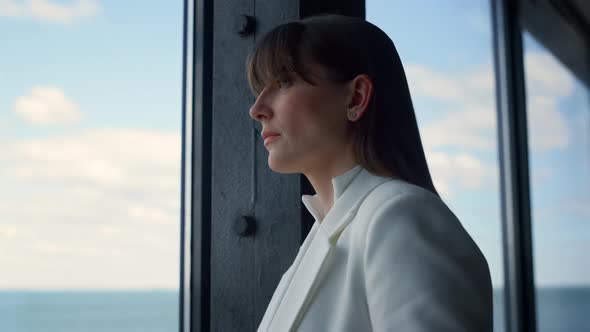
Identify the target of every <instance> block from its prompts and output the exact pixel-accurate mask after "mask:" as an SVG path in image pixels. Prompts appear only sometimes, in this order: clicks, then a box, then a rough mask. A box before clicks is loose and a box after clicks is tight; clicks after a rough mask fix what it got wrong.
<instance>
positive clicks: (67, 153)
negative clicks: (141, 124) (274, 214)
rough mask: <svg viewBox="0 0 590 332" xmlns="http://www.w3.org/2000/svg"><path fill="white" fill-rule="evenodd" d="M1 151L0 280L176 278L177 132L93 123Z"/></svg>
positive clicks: (118, 282) (128, 283)
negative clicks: (114, 273) (1, 272)
mask: <svg viewBox="0 0 590 332" xmlns="http://www.w3.org/2000/svg"><path fill="white" fill-rule="evenodd" d="M0 151H2V152H3V153H2V154H0V165H1V167H0V183H2V187H1V189H0V194H4V195H2V197H3V198H2V200H1V201H0V264H1V265H2V266H3V267H5V268H6V270H10V273H7V274H4V275H3V278H2V279H1V280H0V288H14V287H21V288H36V287H37V288H38V287H44V288H72V287H86V288H87V287H100V288H104V287H110V288H117V287H132V288H142V287H144V288H145V287H152V286H157V287H166V288H171V287H175V286H176V284H177V272H176V271H177V258H178V248H179V247H178V246H179V243H178V236H179V228H178V222H179V216H180V215H179V212H180V211H179V205H180V202H179V200H180V193H179V190H180V134H179V133H177V132H174V131H156V130H140V129H87V130H79V131H76V132H71V133H68V134H61V135H56V136H50V137H46V138H28V139H20V140H11V141H8V140H7V139H6V138H3V139H0ZM1 253H18V259H14V257H12V256H10V257H9V256H6V257H1V256H2V254H1ZM89 259H91V260H92V261H91V262H92V264H91V265H89V264H88V262H89ZM72 266H76V271H77V272H76V274H75V275H72V274H70V275H61V274H60V273H61V272H59V271H65V270H67V271H70V270H71V269H72ZM57 267H60V269H59V271H58V268H57ZM63 269H65V270H63ZM113 269H115V270H117V271H120V273H121V274H120V275H118V276H117V277H116V278H114V277H113V278H111V276H109V275H108V274H107V273H106V272H105V271H113ZM35 275H43V278H33V277H31V278H28V277H26V278H25V277H23V276H35ZM141 275H149V276H150V278H148V279H141V278H139V277H140V276H141ZM64 278H65V279H64Z"/></svg>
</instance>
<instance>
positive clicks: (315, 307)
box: [258, 165, 493, 332]
mask: <svg viewBox="0 0 590 332" xmlns="http://www.w3.org/2000/svg"><path fill="white" fill-rule="evenodd" d="M332 184H333V187H334V205H333V207H332V208H331V209H330V211H329V212H328V214H327V215H326V216H322V215H321V213H318V211H320V209H318V207H319V205H318V202H317V197H316V196H315V195H314V196H309V195H304V196H302V201H303V203H304V204H305V206H306V207H307V209H308V210H309V211H310V212H311V213H312V215H313V216H314V217H315V218H316V221H315V223H314V225H313V227H312V229H311V231H310V232H309V234H308V235H307V237H306V239H305V241H304V242H303V244H302V245H301V248H300V249H299V252H298V254H297V257H296V258H295V261H294V262H293V264H292V265H291V267H290V268H289V269H288V270H287V271H286V272H285V274H283V277H282V278H281V280H280V282H279V284H278V286H277V288H276V290H275V293H274V295H273V297H272V299H271V301H270V303H269V305H268V307H267V310H266V312H265V314H264V317H263V319H262V322H261V323H260V326H259V327H258V331H272V332H282V331H296V330H297V331H338V332H343V331H351V332H353V331H354V332H359V331H400V332H409V331H412V332H413V331H420V332H422V331H424V332H426V331H477V332H482V331H483V332H488V331H490V332H491V331H492V325H493V309H492V285H491V279H490V273H489V269H488V265H487V262H486V260H485V258H484V256H483V255H482V253H481V251H480V250H479V248H478V247H477V245H476V244H475V243H474V242H473V240H472V239H471V237H470V236H469V235H468V234H467V232H466V231H465V229H464V228H463V227H462V226H461V223H460V222H459V220H458V219H457V218H456V217H455V215H453V213H452V212H451V211H450V210H449V209H448V207H447V206H446V205H445V204H444V203H443V202H442V201H441V200H440V198H439V197H437V196H436V195H434V194H432V193H430V192H429V191H427V190H425V189H422V188H420V187H418V186H414V185H412V184H409V183H407V182H404V181H401V180H395V179H391V178H385V177H380V176H376V175H374V174H371V173H370V172H368V171H367V170H366V169H364V168H362V167H361V166H360V165H357V166H356V167H354V168H353V169H351V170H349V171H348V172H347V173H345V174H343V175H340V176H337V177H335V178H334V179H332Z"/></svg>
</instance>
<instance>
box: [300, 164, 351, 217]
mask: <svg viewBox="0 0 590 332" xmlns="http://www.w3.org/2000/svg"><path fill="white" fill-rule="evenodd" d="M361 170H362V166H361V165H356V166H355V167H353V168H352V169H350V170H348V171H347V172H346V173H344V174H341V175H338V176H336V177H334V178H332V191H333V192H334V203H336V201H337V200H338V198H339V197H340V196H341V195H342V193H343V192H344V191H345V190H346V188H348V185H349V184H350V183H351V182H352V180H353V179H354V178H355V177H356V176H357V175H358V173H359V172H360V171H361ZM301 201H302V202H303V204H304V205H305V207H306V208H307V211H309V213H311V215H312V216H313V217H314V218H315V219H316V220H317V221H322V220H323V219H324V217H325V215H324V214H323V213H322V208H321V205H320V201H319V198H318V197H317V194H315V195H303V196H301Z"/></svg>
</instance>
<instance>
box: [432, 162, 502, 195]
mask: <svg viewBox="0 0 590 332" xmlns="http://www.w3.org/2000/svg"><path fill="white" fill-rule="evenodd" d="M426 156H427V159H428V165H429V167H430V171H431V174H432V178H433V181H434V185H435V186H436V188H437V190H438V191H439V193H440V194H441V196H443V197H444V198H446V199H449V198H452V197H453V196H454V194H455V192H457V191H466V190H467V191H478V190H482V189H484V187H486V186H488V185H490V184H492V183H495V182H496V180H497V168H495V167H491V166H488V165H486V164H485V163H484V162H482V161H481V160H479V159H478V158H476V157H475V156H473V155H470V154H467V153H458V154H448V153H442V152H432V151H431V152H427V153H426Z"/></svg>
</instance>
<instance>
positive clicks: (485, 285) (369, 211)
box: [247, 15, 492, 331]
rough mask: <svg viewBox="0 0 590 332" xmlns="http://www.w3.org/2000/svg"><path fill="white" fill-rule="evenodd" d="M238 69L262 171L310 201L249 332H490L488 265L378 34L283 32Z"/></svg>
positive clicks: (390, 50)
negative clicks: (303, 228)
mask: <svg viewBox="0 0 590 332" xmlns="http://www.w3.org/2000/svg"><path fill="white" fill-rule="evenodd" d="M247 71H248V81H249V84H250V87H251V88H252V90H253V92H254V94H255V95H256V102H255V103H254V105H253V106H252V107H251V109H250V116H251V117H252V118H254V119H255V120H257V121H259V122H260V123H261V125H262V128H263V131H262V136H263V138H264V146H265V147H266V149H267V150H268V153H269V155H268V164H269V167H270V168H271V169H272V170H273V171H275V172H279V173H302V174H304V175H305V176H306V177H307V179H309V181H310V183H311V184H312V186H313V188H314V189H315V191H316V195H313V196H310V195H304V196H303V197H302V201H303V203H304V205H305V206H306V208H307V209H308V210H309V212H310V213H311V214H312V215H313V216H314V218H315V223H314V225H313V227H312V229H311V231H310V233H309V234H308V236H307V238H306V239H305V241H304V243H303V245H302V246H301V248H300V250H299V253H298V255H297V257H296V258H295V261H294V262H293V264H292V265H291V267H290V268H289V269H288V270H287V271H286V272H285V274H284V275H283V277H282V279H281V281H280V282H279V285H278V287H277V289H276V290H275V293H274V295H273V297H272V299H271V301H270V304H269V305H268V307H267V310H266V313H265V315H264V317H263V319H262V322H261V324H260V326H259V328H258V330H259V331H294V330H298V331H492V288H491V281H490V274H489V269H488V265H487V262H486V260H485V258H484V256H483V255H482V253H481V251H480V250H479V248H478V247H477V245H476V244H475V243H474V241H473V240H472V239H471V237H470V236H469V235H468V234H467V232H466V231H465V230H464V228H463V227H462V226H461V223H460V222H459V220H457V218H456V217H455V215H454V214H453V213H452V212H451V211H450V210H449V209H448V207H447V206H446V205H445V204H444V203H443V202H442V201H441V199H440V198H439V196H438V194H437V192H436V190H435V188H434V185H433V183H432V179H431V177H430V173H429V171H428V166H427V164H426V159H425V157H424V151H423V148H422V143H421V141H420V135H419V132H418V127H417V125H416V119H415V115H414V110H413V106H412V102H411V98H410V93H409V90H408V86H407V82H406V78H405V74H404V71H403V67H402V64H401V62H400V59H399V56H398V54H397V52H396V50H395V47H394V45H393V42H392V41H391V40H390V39H389V38H388V37H387V35H386V34H385V33H384V32H383V31H381V30H380V29H379V28H377V27H376V26H374V25H372V24H370V23H368V22H366V21H364V20H361V19H356V18H350V17H344V16H338V15H326V16H318V17H312V18H308V19H304V20H300V21H297V22H291V23H287V24H284V25H281V26H278V27H276V28H275V29H273V30H272V31H270V32H269V33H268V34H267V35H266V36H265V37H264V38H263V39H262V40H261V41H260V42H259V43H258V44H257V45H256V47H255V49H254V50H253V52H252V53H251V54H250V55H249V56H248V61H247Z"/></svg>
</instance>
